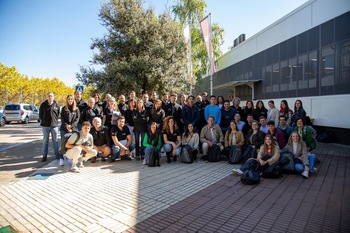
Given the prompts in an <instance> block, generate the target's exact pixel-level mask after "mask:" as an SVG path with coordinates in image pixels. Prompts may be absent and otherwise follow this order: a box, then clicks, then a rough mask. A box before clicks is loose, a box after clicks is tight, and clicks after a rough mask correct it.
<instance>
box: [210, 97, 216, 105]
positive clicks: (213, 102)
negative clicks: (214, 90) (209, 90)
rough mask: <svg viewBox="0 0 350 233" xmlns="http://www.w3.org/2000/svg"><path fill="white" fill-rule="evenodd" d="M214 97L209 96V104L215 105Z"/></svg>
mask: <svg viewBox="0 0 350 233" xmlns="http://www.w3.org/2000/svg"><path fill="white" fill-rule="evenodd" d="M215 102H216V99H215V97H211V98H210V105H215Z"/></svg>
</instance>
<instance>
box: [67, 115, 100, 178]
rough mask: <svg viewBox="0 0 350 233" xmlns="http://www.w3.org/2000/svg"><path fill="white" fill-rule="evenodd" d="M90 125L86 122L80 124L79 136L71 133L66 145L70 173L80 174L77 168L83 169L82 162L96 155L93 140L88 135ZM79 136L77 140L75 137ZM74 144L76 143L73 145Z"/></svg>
mask: <svg viewBox="0 0 350 233" xmlns="http://www.w3.org/2000/svg"><path fill="white" fill-rule="evenodd" d="M90 128H91V124H90V122H88V121H84V122H83V123H82V128H81V132H80V134H77V133H73V134H72V136H71V137H70V138H69V139H68V141H67V143H66V148H67V149H68V150H67V152H66V157H67V158H69V159H72V168H71V171H72V172H80V170H79V168H83V167H84V165H83V161H84V160H85V161H86V160H88V159H90V158H92V157H95V156H96V155H97V151H96V150H95V149H93V148H94V140H93V137H92V135H91V134H90V133H89V131H90ZM78 136H79V139H78V140H76V139H77V137H78ZM74 142H76V143H74Z"/></svg>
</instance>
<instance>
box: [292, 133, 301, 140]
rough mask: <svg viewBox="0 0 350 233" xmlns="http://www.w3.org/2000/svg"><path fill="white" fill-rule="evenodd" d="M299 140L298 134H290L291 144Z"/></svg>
mask: <svg viewBox="0 0 350 233" xmlns="http://www.w3.org/2000/svg"><path fill="white" fill-rule="evenodd" d="M299 140H300V136H299V134H298V133H293V134H292V141H293V142H299Z"/></svg>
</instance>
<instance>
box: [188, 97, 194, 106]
mask: <svg viewBox="0 0 350 233" xmlns="http://www.w3.org/2000/svg"><path fill="white" fill-rule="evenodd" d="M187 102H188V103H189V104H190V105H191V106H192V105H193V102H194V99H193V97H192V96H191V97H188V99H187Z"/></svg>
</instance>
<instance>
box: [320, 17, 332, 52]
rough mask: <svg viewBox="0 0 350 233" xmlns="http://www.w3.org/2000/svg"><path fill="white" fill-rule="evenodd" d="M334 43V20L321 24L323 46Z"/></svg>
mask: <svg viewBox="0 0 350 233" xmlns="http://www.w3.org/2000/svg"><path fill="white" fill-rule="evenodd" d="M333 43H334V20H330V21H328V22H326V23H324V24H322V25H321V46H322V47H323V46H326V45H330V44H333Z"/></svg>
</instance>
